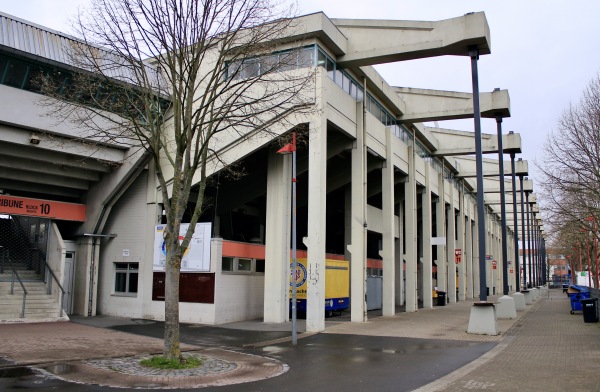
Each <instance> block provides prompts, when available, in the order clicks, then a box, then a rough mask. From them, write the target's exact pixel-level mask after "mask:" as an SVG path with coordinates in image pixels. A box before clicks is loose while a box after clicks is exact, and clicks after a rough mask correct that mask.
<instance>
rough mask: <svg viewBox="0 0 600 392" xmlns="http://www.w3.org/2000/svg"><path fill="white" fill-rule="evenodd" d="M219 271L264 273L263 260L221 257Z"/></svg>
mask: <svg viewBox="0 0 600 392" xmlns="http://www.w3.org/2000/svg"><path fill="white" fill-rule="evenodd" d="M221 272H223V273H233V274H261V275H262V274H264V273H265V260H264V259H250V258H246V257H223V258H222V259H221Z"/></svg>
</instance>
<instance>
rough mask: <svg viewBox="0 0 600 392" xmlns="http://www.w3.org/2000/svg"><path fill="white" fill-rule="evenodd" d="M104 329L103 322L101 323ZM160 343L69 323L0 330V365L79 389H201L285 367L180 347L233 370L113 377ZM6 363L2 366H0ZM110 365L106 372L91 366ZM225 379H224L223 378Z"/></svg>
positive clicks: (212, 350)
mask: <svg viewBox="0 0 600 392" xmlns="http://www.w3.org/2000/svg"><path fill="white" fill-rule="evenodd" d="M98 321H99V322H100V323H103V322H104V321H105V320H104V319H102V318H99V319H98ZM162 349H163V341H162V340H161V339H157V338H152V337H147V336H141V335H135V334H129V333H124V332H118V331H113V330H110V329H105V328H98V327H92V326H87V325H81V324H76V323H73V322H55V323H33V324H3V325H0V364H1V365H4V366H6V365H10V363H16V364H20V365H35V367H37V368H40V369H46V370H48V371H49V372H50V373H52V374H54V375H55V376H57V377H58V378H61V379H64V380H68V381H74V382H78V383H83V384H94V385H104V386H113V387H126V388H153V389H159V388H160V389H165V388H199V387H206V386H221V385H230V384H238V383H244V382H251V381H256V380H262V379H266V378H270V377H274V376H277V375H280V374H282V373H284V372H286V371H287V370H288V367H287V365H285V364H283V363H281V362H279V361H277V360H274V359H271V358H266V357H261V356H255V355H249V354H244V353H239V352H234V351H230V350H225V349H219V348H203V347H198V346H193V345H189V344H182V345H181V350H182V352H186V353H193V354H196V355H199V356H202V357H205V358H210V359H212V360H214V361H217V362H219V363H222V364H226V365H231V369H232V370H229V369H227V370H228V371H227V372H223V371H222V369H215V370H214V371H209V372H207V371H202V372H201V373H199V374H189V373H188V372H185V371H176V372H170V373H164V374H160V375H153V374H150V373H148V374H144V373H143V372H139V373H138V374H125V373H121V372H115V371H113V370H110V369H109V367H110V368H116V367H117V366H116V365H118V364H120V363H121V362H122V361H123V360H124V359H125V358H131V357H136V358H137V357H144V356H150V355H154V354H160V353H162ZM3 358H4V360H2V359H3ZM97 359H104V360H105V361H107V360H108V359H112V361H113V363H112V364H111V363H110V362H109V363H108V364H105V365H104V366H97V365H94V364H93V362H90V361H89V360H97ZM224 374H226V377H224Z"/></svg>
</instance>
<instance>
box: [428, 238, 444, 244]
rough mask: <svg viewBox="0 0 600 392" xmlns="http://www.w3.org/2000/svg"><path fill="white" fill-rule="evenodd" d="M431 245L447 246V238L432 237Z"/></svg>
mask: <svg viewBox="0 0 600 392" xmlns="http://www.w3.org/2000/svg"><path fill="white" fill-rule="evenodd" d="M431 245H446V237H431Z"/></svg>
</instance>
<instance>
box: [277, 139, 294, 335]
mask: <svg viewBox="0 0 600 392" xmlns="http://www.w3.org/2000/svg"><path fill="white" fill-rule="evenodd" d="M277 153H279V154H290V153H291V154H292V266H291V270H292V271H291V283H292V345H294V346H295V345H296V344H297V343H298V329H297V314H298V312H297V299H296V291H297V282H296V268H297V267H298V260H297V258H296V131H293V132H292V142H291V143H289V144H286V145H285V146H283V147H282V148H281V149H279V150H278V151H277Z"/></svg>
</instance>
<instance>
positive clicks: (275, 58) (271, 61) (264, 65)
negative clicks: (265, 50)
mask: <svg viewBox="0 0 600 392" xmlns="http://www.w3.org/2000/svg"><path fill="white" fill-rule="evenodd" d="M278 63H279V55H278V54H273V55H270V56H265V57H263V58H262V59H261V60H260V73H261V75H264V74H269V73H272V72H276V71H277V69H278Z"/></svg>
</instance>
